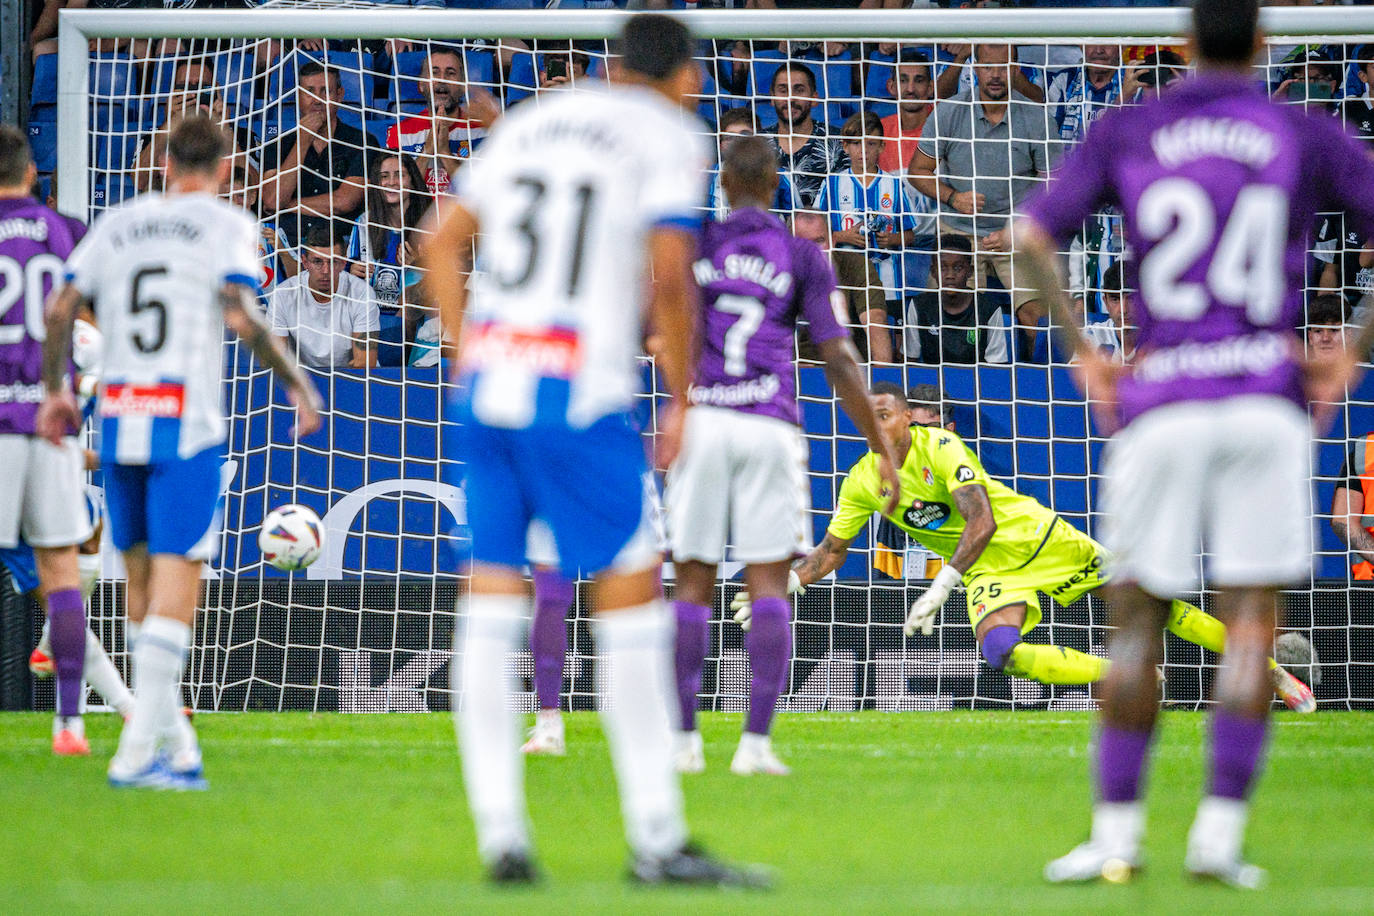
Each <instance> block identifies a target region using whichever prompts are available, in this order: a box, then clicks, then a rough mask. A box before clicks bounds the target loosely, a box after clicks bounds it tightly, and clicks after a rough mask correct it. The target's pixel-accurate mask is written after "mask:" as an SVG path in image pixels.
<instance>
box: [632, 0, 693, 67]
mask: <svg viewBox="0 0 1374 916" xmlns="http://www.w3.org/2000/svg"><path fill="white" fill-rule="evenodd" d="M620 53H621V56H622V57H623V58H624V59H625V69H626V70H628V71H630V72H631V73H638V74H639V75H641V76H645V77H648V78H649V79H651V80H663V79H667V78H668V77H670V76H672V75H673V74H674V73H676V72H677V70H678V68H679V67H681V66H683V65H684V64H687V63H689V62H690V61H691V59H692V33H691V32H690V31H688V29H687V26H685V25H683V24H682V22H681V21H680V20H677V19H674V18H673V17H672V16H665V15H664V14H662V13H636V14H635V15H633V16H631V17H630V19H629V21H628V22H626V23H625V29H624V31H622V32H621V33H620Z"/></svg>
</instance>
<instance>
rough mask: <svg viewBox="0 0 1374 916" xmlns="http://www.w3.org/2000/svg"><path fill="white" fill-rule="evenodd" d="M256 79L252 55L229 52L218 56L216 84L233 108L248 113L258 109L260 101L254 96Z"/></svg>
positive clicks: (216, 59) (216, 61)
mask: <svg viewBox="0 0 1374 916" xmlns="http://www.w3.org/2000/svg"><path fill="white" fill-rule="evenodd" d="M255 77H256V73H255V72H254V70H253V55H252V54H250V53H247V52H244V51H228V52H225V53H223V54H220V55H218V56H216V58H215V84H216V85H217V86H219V89H220V91H221V92H222V93H224V100H225V102H226V103H227V104H228V105H229V106H230V107H231V108H236V109H238V110H239V111H245V112H246V111H252V110H253V109H254V108H256V107H257V103H258V100H257V99H256V98H255V97H254V95H253V93H254V91H255V90H254V84H255Z"/></svg>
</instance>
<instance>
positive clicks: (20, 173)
mask: <svg viewBox="0 0 1374 916" xmlns="http://www.w3.org/2000/svg"><path fill="white" fill-rule="evenodd" d="M32 161H33V153H32V152H31V151H30V150H29V138H28V136H27V135H26V134H25V133H24V131H23V130H21V129H20V128H18V127H16V126H15V125H13V124H0V186H3V187H6V188H12V187H14V186H15V185H19V184H22V183H23V182H24V177H25V174H26V173H27V172H28V170H29V163H30V162H32Z"/></svg>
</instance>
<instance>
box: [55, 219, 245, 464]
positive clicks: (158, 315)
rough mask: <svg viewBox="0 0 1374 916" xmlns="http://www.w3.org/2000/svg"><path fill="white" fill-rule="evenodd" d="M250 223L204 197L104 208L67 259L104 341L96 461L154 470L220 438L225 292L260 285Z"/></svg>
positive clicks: (222, 426) (71, 277) (70, 275)
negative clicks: (221, 293) (234, 285)
mask: <svg viewBox="0 0 1374 916" xmlns="http://www.w3.org/2000/svg"><path fill="white" fill-rule="evenodd" d="M258 238H259V233H258V228H257V223H256V222H254V220H253V219H252V218H250V217H249V216H248V214H247V213H246V212H244V211H243V210H241V209H239V208H238V207H234V206H231V205H230V204H228V203H225V202H224V201H222V200H219V199H218V198H216V197H214V196H212V195H210V194H206V193H194V194H157V193H154V194H144V195H142V196H141V197H138V198H135V199H134V200H132V201H130V202H129V203H127V204H123V205H121V206H119V207H115V208H113V209H111V210H109V211H106V213H105V215H104V216H102V217H101V218H100V219H99V220H97V221H96V224H95V225H94V226H93V227H92V228H91V231H90V233H89V234H87V236H86V238H85V239H84V240H83V241H82V242H81V244H80V245H78V246H77V248H76V250H75V251H74V252H72V256H71V258H70V260H68V262H67V279H68V281H69V282H70V283H72V284H73V285H74V286H75V287H76V289H77V290H78V291H80V292H81V294H82V295H84V296H86V297H87V298H89V299H90V300H91V303H92V306H93V307H94V309H95V315H96V321H97V323H98V324H99V326H100V330H101V333H102V334H103V335H104V342H103V348H102V350H103V353H102V355H103V359H102V363H103V365H102V377H101V382H100V394H99V402H98V406H97V408H96V414H95V416H96V422H97V423H98V424H99V428H100V451H101V457H102V460H104V461H106V462H111V463H118V464H152V463H155V462H162V461H168V460H172V459H176V458H189V457H190V456H192V455H195V454H196V453H198V452H200V451H202V450H204V449H206V448H209V447H210V446H213V445H217V444H219V443H221V442H223V441H224V438H225V424H224V415H223V413H222V410H221V407H220V397H221V394H222V388H223V384H224V383H223V363H224V357H223V351H224V318H223V311H222V308H221V306H220V302H219V290H220V288H221V287H222V286H223V285H224V284H225V283H241V284H243V285H244V286H247V287H249V288H250V289H253V290H256V289H257V288H258V281H257V278H258V276H259V270H260V265H259V264H258V261H257V245H258Z"/></svg>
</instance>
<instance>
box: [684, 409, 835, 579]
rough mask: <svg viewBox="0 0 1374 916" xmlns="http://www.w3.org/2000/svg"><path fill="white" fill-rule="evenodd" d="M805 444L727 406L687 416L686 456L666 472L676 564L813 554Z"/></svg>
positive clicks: (794, 433)
mask: <svg viewBox="0 0 1374 916" xmlns="http://www.w3.org/2000/svg"><path fill="white" fill-rule="evenodd" d="M808 502H809V500H808V499H807V489H806V446H805V444H804V443H803V442H802V436H801V431H800V430H799V429H797V427H796V426H794V425H792V424H791V423H788V422H786V421H784V420H778V419H774V418H773V417H758V416H754V415H752V414H746V413H740V412H739V411H735V410H728V409H725V408H721V407H693V408H692V409H691V410H689V411H687V428H686V431H685V433H684V436H683V445H682V453H681V454H680V455H679V456H678V459H677V461H675V462H674V463H673V466H672V468H670V469H669V471H668V497H667V503H668V545H669V547H670V549H671V550H672V554H673V560H674V562H679V563H680V562H682V561H683V560H699V561H701V562H703V563H720V562H721V561H722V560H724V559H725V545H726V542H727V540H728V542H729V544H730V546H731V547H732V548H733V558H734V559H735V560H737V561H739V562H741V563H776V562H778V561H780V560H787V559H791V558H792V557H793V556H795V555H797V554H799V553H804V552H806V550H807V549H808V548H809V545H810V539H809V538H808V537H807V536H806V510H807V504H808Z"/></svg>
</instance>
